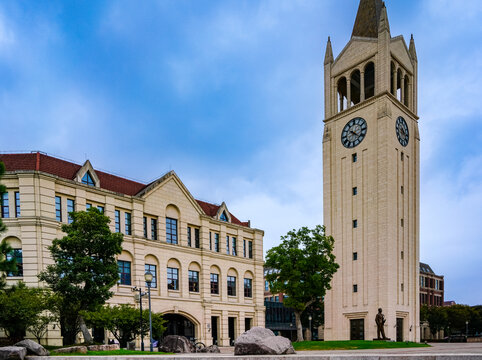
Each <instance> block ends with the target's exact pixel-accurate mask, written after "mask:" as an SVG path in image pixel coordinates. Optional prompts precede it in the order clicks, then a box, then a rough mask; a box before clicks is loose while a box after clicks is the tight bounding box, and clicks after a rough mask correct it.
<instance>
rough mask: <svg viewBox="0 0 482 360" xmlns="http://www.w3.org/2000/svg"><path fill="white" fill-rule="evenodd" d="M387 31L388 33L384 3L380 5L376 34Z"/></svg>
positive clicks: (388, 25) (388, 26) (388, 27)
mask: <svg viewBox="0 0 482 360" xmlns="http://www.w3.org/2000/svg"><path fill="white" fill-rule="evenodd" d="M383 31H388V33H390V24H389V23H388V15H387V8H386V7H385V3H384V2H383V3H382V9H381V11H380V18H379V20H378V32H379V33H380V32H383Z"/></svg>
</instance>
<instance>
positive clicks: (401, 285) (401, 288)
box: [400, 283, 403, 291]
mask: <svg viewBox="0 0 482 360" xmlns="http://www.w3.org/2000/svg"><path fill="white" fill-rule="evenodd" d="M400 291H403V283H401V284H400Z"/></svg>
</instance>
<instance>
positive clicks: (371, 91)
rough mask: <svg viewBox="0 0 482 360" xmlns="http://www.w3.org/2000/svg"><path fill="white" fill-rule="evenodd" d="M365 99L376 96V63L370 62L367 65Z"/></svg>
mask: <svg viewBox="0 0 482 360" xmlns="http://www.w3.org/2000/svg"><path fill="white" fill-rule="evenodd" d="M364 76H365V79H364V80H365V99H369V98H371V97H372V96H375V64H374V63H372V62H369V63H368V64H366V66H365V75H364Z"/></svg>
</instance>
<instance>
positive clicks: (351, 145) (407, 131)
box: [323, 0, 420, 341]
mask: <svg viewBox="0 0 482 360" xmlns="http://www.w3.org/2000/svg"><path fill="white" fill-rule="evenodd" d="M417 66H418V62H417V55H416V51H415V42H414V40H413V37H412V38H411V40H410V43H409V45H408V46H407V43H406V42H405V40H404V38H403V36H395V37H392V36H391V33H390V26H389V22H388V16H387V9H386V7H385V4H384V2H383V1H382V0H361V1H360V5H359V8H358V13H357V16H356V20H355V25H354V27H353V32H352V35H351V39H350V41H349V42H348V43H347V45H346V46H345V47H344V49H343V50H342V51H341V53H340V54H339V55H338V56H337V57H336V58H334V57H333V52H332V47H331V42H330V40H328V44H327V47H326V55H325V61H324V70H325V78H324V80H325V82H324V85H325V120H324V125H325V126H324V135H323V216H324V224H325V226H326V230H327V234H329V235H332V236H333V237H334V239H335V246H334V253H335V256H336V261H337V262H338V263H339V265H340V268H339V270H338V272H337V273H336V274H335V276H334V277H333V281H332V289H331V290H330V291H328V292H327V294H326V297H325V340H348V339H353V340H358V339H366V340H371V339H373V338H375V337H376V336H377V326H376V324H375V316H376V314H377V312H378V308H382V309H383V313H384V314H385V317H386V323H385V333H386V336H387V337H389V338H391V339H393V340H399V341H406V340H409V341H419V340H420V324H419V283H418V280H419V224H420V215H419V213H420V211H419V209H420V207H419V202H420V201H419V182H420V180H419V179H420V155H419V153H420V150H419V149H420V136H419V131H418V116H417Z"/></svg>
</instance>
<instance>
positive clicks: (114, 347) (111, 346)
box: [87, 344, 120, 351]
mask: <svg viewBox="0 0 482 360" xmlns="http://www.w3.org/2000/svg"><path fill="white" fill-rule="evenodd" d="M119 349H120V346H119V344H108V345H89V346H87V350H89V351H110V350H119Z"/></svg>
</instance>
